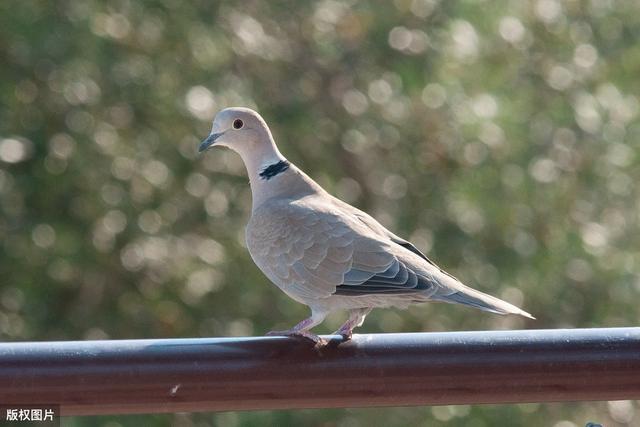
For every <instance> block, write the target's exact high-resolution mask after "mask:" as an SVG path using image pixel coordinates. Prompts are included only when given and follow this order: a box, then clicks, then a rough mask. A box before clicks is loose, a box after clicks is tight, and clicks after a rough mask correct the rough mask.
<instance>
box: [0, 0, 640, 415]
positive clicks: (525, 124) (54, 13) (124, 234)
mask: <svg viewBox="0 0 640 427" xmlns="http://www.w3.org/2000/svg"><path fill="white" fill-rule="evenodd" d="M639 38H640V6H639V5H638V2H635V1H632V0H628V1H614V0H592V1H576V0H573V1H565V2H560V1H558V0H538V1H532V2H528V1H510V2H505V1H480V0H470V1H446V2H445V1H438V0H396V1H393V2H391V1H390V2H373V1H365V0H359V1H358V0H350V1H346V2H339V1H332V0H328V1H322V2H293V1H270V2H258V1H248V2H234V3H232V2H221V3H218V4H211V2H207V1H202V0H200V1H193V2H178V1H175V0H155V1H143V2H133V1H130V0H120V1H107V2H97V1H72V0H66V1H65V0H63V1H55V2H53V1H52V2H47V1H37V0H23V1H19V2H18V1H5V2H1V3H0V63H1V64H2V65H1V66H0V198H1V199H0V200H1V206H0V212H1V213H0V251H1V258H0V277H2V282H1V284H0V335H1V337H2V339H3V340H7V341H11V340H53V339H56V340H67V339H101V338H149V337H158V338H159V337H187V336H225V335H247V334H262V333H264V332H265V331H267V330H269V329H280V328H285V327H289V326H291V325H293V324H294V323H296V322H297V321H299V320H301V319H302V318H303V317H305V316H306V315H307V309H306V307H304V306H301V305H299V304H297V303H295V302H293V301H292V300H290V299H288V298H287V297H286V296H285V295H284V294H283V293H281V292H280V291H279V290H278V289H277V288H275V287H274V286H272V285H270V283H269V281H268V280H267V279H266V278H265V277H264V276H263V275H262V274H261V273H260V272H259V271H258V269H257V268H256V267H255V266H254V265H253V263H252V261H251V259H250V257H249V255H248V253H247V251H246V250H245V247H244V243H243V242H244V236H243V228H244V224H245V223H246V221H247V218H248V216H249V212H250V203H251V200H250V193H249V191H250V190H249V186H248V184H247V178H246V175H245V171H244V168H243V165H242V163H241V161H240V159H239V158H238V157H237V156H236V155H235V154H233V153H231V152H229V151H224V150H213V151H211V152H208V153H207V154H206V155H204V156H200V157H198V156H196V147H197V144H198V142H199V140H200V139H201V138H203V137H204V136H206V135H207V133H208V131H209V129H210V121H211V119H212V118H213V116H214V115H215V113H216V111H218V110H219V109H221V108H224V107H228V106H235V105H242V106H249V107H253V108H256V109H258V110H259V111H260V112H261V113H262V114H263V116H264V117H265V118H266V120H267V121H268V123H270V124H271V127H272V130H273V132H274V135H275V137H276V140H277V141H278V142H279V145H280V148H281V151H282V152H283V153H284V154H285V155H286V156H288V158H289V159H290V160H292V161H293V162H295V163H297V164H298V165H299V166H300V167H302V168H303V169H304V170H306V171H307V172H308V173H309V174H310V175H311V176H313V177H315V178H316V179H317V180H318V181H319V182H320V183H321V184H322V185H324V186H325V187H326V188H327V189H328V190H330V191H331V192H332V193H334V194H336V195H338V196H340V197H341V198H343V199H345V200H346V201H348V202H350V203H352V204H354V205H356V206H359V207H361V208H363V209H365V210H367V211H369V212H370V213H372V214H373V215H374V216H375V217H377V218H378V219H379V220H380V221H381V222H383V223H384V224H385V225H387V226H388V227H390V228H391V229H392V230H394V231H396V232H397V233H398V234H400V235H402V236H405V237H407V238H410V239H412V240H413V241H414V242H415V243H416V245H417V246H418V247H420V248H421V249H423V250H425V251H427V252H428V253H429V254H430V255H431V256H432V257H433V258H434V259H435V260H436V261H437V262H438V263H440V264H441V265H442V266H443V267H445V268H447V269H448V270H450V271H451V272H452V273H454V274H455V275H457V276H458V277H460V278H461V279H463V281H465V282H467V283H469V284H470V285H472V286H474V287H477V288H479V289H481V290H483V291H486V292H489V293H492V294H495V295H497V296H500V297H502V298H505V299H507V300H509V301H511V302H513V303H516V304H519V305H522V306H523V307H524V308H525V309H526V310H528V311H530V312H531V313H533V314H534V315H536V316H537V317H538V321H536V322H535V323H534V322H531V323H527V324H526V326H528V327H536V328H557V327H593V326H603V327H604V326H626V325H633V324H634V323H635V322H636V321H637V319H638V315H639V314H640V309H639V308H638V300H639V298H640V250H639V248H640V235H639V233H638V224H639V222H640V215H639V214H638V212H639V210H640V202H639V201H638V200H639V198H638V195H639V191H640V190H639V189H638V186H637V183H638V182H639V181H640V168H639V166H640V156H639V154H640V142H639V141H640V138H639V137H640V119H639V109H640V107H639V95H640V79H639V76H640V44H638V40H639ZM274 308H275V309H274ZM342 320H343V316H338V315H336V316H333V317H331V318H330V319H329V320H328V321H327V322H326V324H325V325H324V326H322V327H320V328H318V330H319V331H320V332H328V331H330V330H331V328H334V327H336V326H338V325H339V324H340V323H341V321H342ZM523 326H525V323H524V322H523V321H522V320H521V319H517V318H504V317H500V316H493V315H490V314H486V313H481V312H477V311H473V310H469V309H465V308H461V307H454V306H448V305H447V306H444V305H437V304H432V305H422V306H417V307H413V308H412V309H410V310H408V311H406V312H400V311H396V310H377V311H374V313H372V315H371V316H370V317H369V319H368V320H367V322H366V323H365V325H364V327H363V328H362V331H364V332H383V331H388V332H392V331H394V332H396V331H423V330H424V331H434V330H466V329H497V328H519V327H523ZM283 375H286V371H285V370H284V367H283ZM637 410H638V405H637V404H636V403H633V402H612V403H599V404H592V403H589V404H562V405H560V404H553V405H551V404H550V405H511V406H474V407H465V406H460V407H434V408H396V409H360V410H313V411H311V410H310V411H291V412H287V411H282V412H267V413H265V412H255V413H227V414H218V415H216V414H186V415H185V414H183V415H162V416H138V417H104V418H76V419H73V420H69V425H73V426H93V425H105V426H118V425H157V426H165V425H178V426H195V425H197V426H207V425H219V426H234V427H235V426H251V425H287V424H291V425H323V426H361V425H385V426H405V425H425V426H426V425H437V424H439V423H440V422H445V421H448V424H449V425H460V426H462V425H464V426H474V427H482V426H494V425H505V424H504V422H505V420H507V419H508V420H509V421H508V423H509V425H524V426H532V425H553V426H556V427H572V426H582V425H584V424H585V423H586V422H587V421H589V420H592V421H599V422H602V423H603V424H606V425H607V426H615V425H633V424H634V423H635V425H637V423H638V419H639V418H640V414H638V413H637Z"/></svg>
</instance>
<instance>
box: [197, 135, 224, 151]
mask: <svg viewBox="0 0 640 427" xmlns="http://www.w3.org/2000/svg"><path fill="white" fill-rule="evenodd" d="M223 133H224V132H220V133H212V134H211V135H209V136H208V137H207V139H205V140H204V141H202V142H201V143H200V147H198V153H202V152H203V151H206V150H207V149H209V147H211V146H212V145H213V144H215V143H216V139H218V138H219V137H220V136H221V135H222V134H223Z"/></svg>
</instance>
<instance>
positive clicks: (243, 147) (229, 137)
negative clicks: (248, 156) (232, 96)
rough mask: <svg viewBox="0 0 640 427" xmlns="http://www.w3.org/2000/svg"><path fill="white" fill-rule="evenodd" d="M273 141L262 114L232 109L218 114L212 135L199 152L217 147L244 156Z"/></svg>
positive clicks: (203, 143) (246, 109) (201, 145)
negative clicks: (228, 149) (225, 148)
mask: <svg viewBox="0 0 640 427" xmlns="http://www.w3.org/2000/svg"><path fill="white" fill-rule="evenodd" d="M271 141H273V138H272V136H271V132H270V131H269V127H268V126H267V124H266V123H265V121H264V120H263V119H262V117H260V114H258V113H256V112H255V111H253V110H251V109H249V108H242V107H231V108H225V109H224V110H222V111H220V112H219V113H218V114H216V117H215V118H214V119H213V126H212V128H211V133H210V134H209V136H208V137H207V138H206V139H205V140H204V141H202V143H201V144H200V147H199V148H198V151H199V152H203V151H206V150H208V149H209V148H211V147H213V146H214V145H215V146H222V147H228V148H231V149H232V150H234V151H236V152H238V153H240V154H243V153H246V152H250V151H253V150H255V149H256V148H258V147H257V145H259V144H263V143H268V142H271Z"/></svg>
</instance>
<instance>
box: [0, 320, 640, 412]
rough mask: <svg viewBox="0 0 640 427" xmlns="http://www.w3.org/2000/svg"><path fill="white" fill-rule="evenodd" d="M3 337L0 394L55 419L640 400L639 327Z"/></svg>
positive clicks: (2, 399)
mask: <svg viewBox="0 0 640 427" xmlns="http://www.w3.org/2000/svg"><path fill="white" fill-rule="evenodd" d="M328 338H333V340H332V341H331V343H330V344H329V345H328V346H327V347H325V348H320V349H318V348H314V346H313V344H311V343H309V342H306V341H299V340H295V339H290V338H280V337H256V338H203V339H170V340H126V341H72V342H24V343H3V344H0V402H2V404H4V405H7V404H58V405H60V406H61V411H62V414H63V415H81V414H84V415H87V414H118V413H134V412H138V413H153V412H174V411H222V410H252V409H285V408H329V407H332V408H334V407H361V406H408V405H442V404H476V403H515V402H551V401H578V400H619V399H640V328H612V329H573V330H524V331H496V332H448V333H413V334H379V335H355V336H354V339H353V340H352V341H350V342H342V341H341V339H338V338H337V337H328Z"/></svg>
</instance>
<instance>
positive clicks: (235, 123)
mask: <svg viewBox="0 0 640 427" xmlns="http://www.w3.org/2000/svg"><path fill="white" fill-rule="evenodd" d="M242 126H244V123H243V122H242V120H240V119H235V120H234V121H233V128H234V129H240V128H242Z"/></svg>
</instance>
